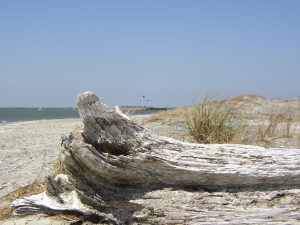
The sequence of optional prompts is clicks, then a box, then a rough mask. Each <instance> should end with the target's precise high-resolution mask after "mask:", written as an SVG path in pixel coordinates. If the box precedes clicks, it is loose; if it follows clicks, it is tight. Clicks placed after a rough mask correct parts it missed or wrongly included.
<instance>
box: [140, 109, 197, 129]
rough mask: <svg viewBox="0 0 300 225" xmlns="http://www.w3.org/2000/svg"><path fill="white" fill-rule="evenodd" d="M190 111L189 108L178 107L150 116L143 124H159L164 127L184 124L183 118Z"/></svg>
mask: <svg viewBox="0 0 300 225" xmlns="http://www.w3.org/2000/svg"><path fill="white" fill-rule="evenodd" d="M190 111H191V107H180V108H175V109H170V110H166V111H161V112H158V113H154V114H152V115H151V116H150V117H149V118H147V119H145V120H144V121H143V123H153V122H159V123H161V124H166V125H170V124H176V123H184V122H185V118H186V116H187V115H188V114H189V112H190Z"/></svg>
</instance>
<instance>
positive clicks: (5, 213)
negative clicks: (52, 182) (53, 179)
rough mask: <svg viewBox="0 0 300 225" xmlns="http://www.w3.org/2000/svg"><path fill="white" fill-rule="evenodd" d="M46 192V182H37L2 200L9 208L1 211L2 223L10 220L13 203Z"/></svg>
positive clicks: (6, 207) (0, 199)
mask: <svg viewBox="0 0 300 225" xmlns="http://www.w3.org/2000/svg"><path fill="white" fill-rule="evenodd" d="M43 191H44V182H41V181H38V180H35V181H34V182H33V183H32V184H28V185H26V186H24V187H20V188H18V189H16V190H14V191H13V192H11V193H9V194H8V195H5V196H3V197H1V198H0V201H1V202H6V203H7V206H5V207H3V208H1V209H0V221H2V220H5V219H7V218H9V217H10V216H11V215H12V213H13V208H12V207H10V205H11V203H12V202H13V201H14V200H15V199H18V198H24V197H28V196H31V195H35V194H39V193H41V192H43Z"/></svg>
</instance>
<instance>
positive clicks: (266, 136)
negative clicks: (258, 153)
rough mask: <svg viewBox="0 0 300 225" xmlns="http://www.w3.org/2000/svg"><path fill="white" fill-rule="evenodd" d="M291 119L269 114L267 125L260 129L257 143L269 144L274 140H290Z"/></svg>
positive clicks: (281, 115)
mask: <svg viewBox="0 0 300 225" xmlns="http://www.w3.org/2000/svg"><path fill="white" fill-rule="evenodd" d="M291 123H292V118H291V117H290V116H286V115H283V114H271V115H270V116H269V119H268V124H267V125H266V126H265V127H260V128H259V131H258V134H259V141H260V142H263V143H270V142H271V141H273V140H276V139H282V138H292V136H293V135H292V130H291Z"/></svg>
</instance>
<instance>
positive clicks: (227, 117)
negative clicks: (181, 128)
mask: <svg viewBox="0 0 300 225" xmlns="http://www.w3.org/2000/svg"><path fill="white" fill-rule="evenodd" d="M186 126H187V131H188V134H189V136H190V137H191V138H192V139H194V140H195V141H196V142H198V143H204V144H212V143H230V142H232V141H233V140H234V139H236V138H237V137H238V135H239V133H240V132H241V130H242V129H243V125H242V122H241V121H240V120H239V119H238V118H237V116H236V114H235V113H234V110H233V108H227V107H225V106H224V105H223V104H222V103H220V102H216V101H215V102H212V101H209V100H208V98H207V97H206V98H204V100H203V101H202V102H200V103H199V104H197V105H196V106H195V107H194V108H193V109H192V110H191V112H190V113H189V115H188V116H187V118H186Z"/></svg>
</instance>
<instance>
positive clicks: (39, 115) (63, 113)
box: [0, 108, 79, 124]
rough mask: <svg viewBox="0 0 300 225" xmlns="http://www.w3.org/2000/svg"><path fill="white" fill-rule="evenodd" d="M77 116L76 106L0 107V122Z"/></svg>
mask: <svg viewBox="0 0 300 225" xmlns="http://www.w3.org/2000/svg"><path fill="white" fill-rule="evenodd" d="M66 118H79V114H78V111H77V109H76V108H0V124H1V123H11V122H17V121H30V120H42V119H66Z"/></svg>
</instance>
